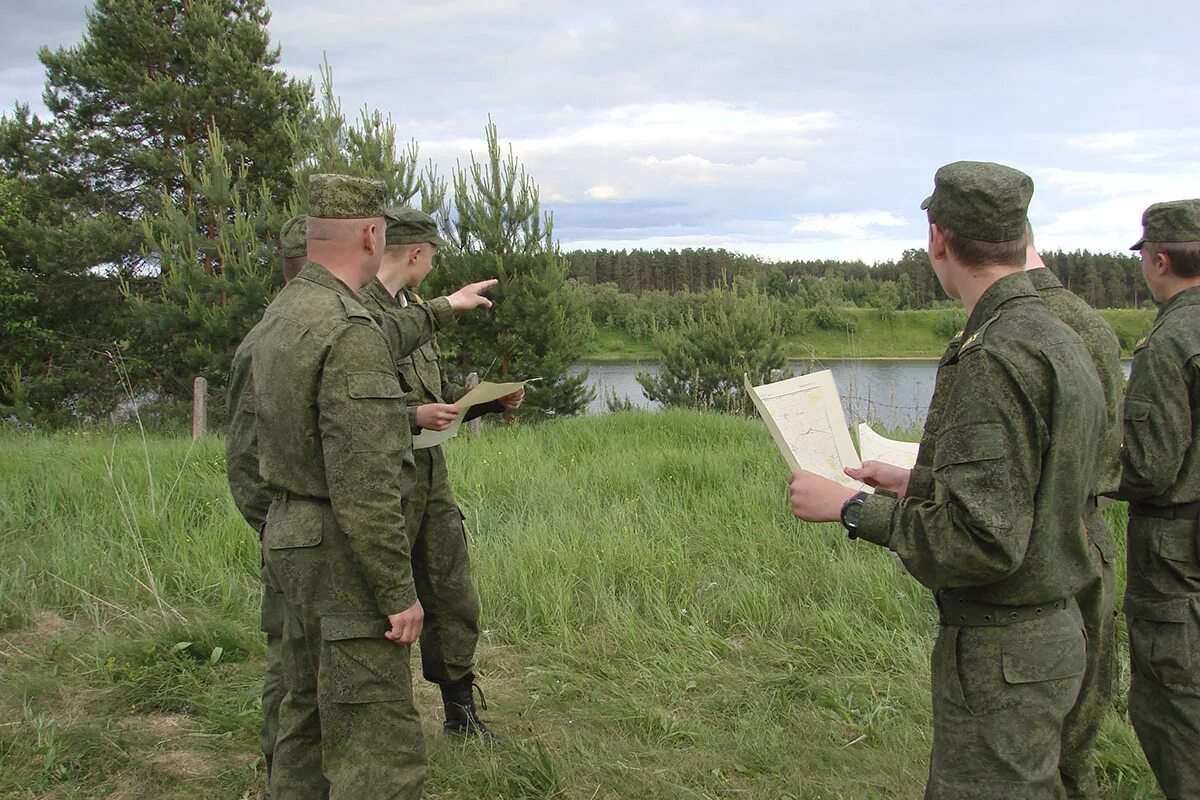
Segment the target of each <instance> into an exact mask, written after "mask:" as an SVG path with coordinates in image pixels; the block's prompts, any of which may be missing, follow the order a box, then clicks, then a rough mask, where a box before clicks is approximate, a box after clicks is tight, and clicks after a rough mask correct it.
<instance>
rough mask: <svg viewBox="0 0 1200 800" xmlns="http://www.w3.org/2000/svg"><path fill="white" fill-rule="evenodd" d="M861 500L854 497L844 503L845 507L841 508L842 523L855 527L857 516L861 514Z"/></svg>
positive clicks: (856, 525) (848, 526)
mask: <svg viewBox="0 0 1200 800" xmlns="http://www.w3.org/2000/svg"><path fill="white" fill-rule="evenodd" d="M862 507H863V502H862V500H859V499H858V498H854V499H852V500H850V501H849V502H848V503H846V507H845V508H844V509H843V510H842V524H843V525H845V526H846V527H847V528H857V527H858V518H859V517H860V516H862Z"/></svg>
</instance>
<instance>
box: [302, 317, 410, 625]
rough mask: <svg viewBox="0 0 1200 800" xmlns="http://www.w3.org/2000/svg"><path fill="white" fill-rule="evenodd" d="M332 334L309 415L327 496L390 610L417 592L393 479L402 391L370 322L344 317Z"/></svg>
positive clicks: (397, 475) (402, 425)
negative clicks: (313, 419) (321, 458)
mask: <svg viewBox="0 0 1200 800" xmlns="http://www.w3.org/2000/svg"><path fill="white" fill-rule="evenodd" d="M333 336H334V338H333V341H332V342H331V345H330V348H329V353H328V356H327V358H326V362H325V364H324V368H323V370H322V374H321V381H320V387H319V389H318V415H317V419H318V423H317V424H318V426H319V428H320V435H321V447H322V450H323V453H324V461H325V475H326V480H327V481H328V485H329V500H330V503H331V504H332V506H333V513H334V516H335V517H336V518H337V522H338V526H339V527H340V528H341V529H342V530H343V531H345V533H346V538H347V540H348V541H349V543H350V549H351V551H352V552H353V553H354V556H355V558H356V560H357V561H358V564H359V567H360V568H361V570H362V573H363V575H364V576H365V577H366V580H367V583H368V585H369V586H370V587H371V590H372V591H373V592H374V594H375V600H376V603H378V605H379V610H380V612H381V613H383V614H385V615H387V614H396V613H399V612H401V611H403V610H404V609H406V608H408V607H409V606H411V605H412V604H413V603H414V602H416V599H417V596H416V591H415V590H414V587H413V577H412V563H411V560H410V552H411V547H410V545H409V541H408V536H407V532H406V531H405V528H404V505H403V493H402V483H401V464H402V459H403V456H404V451H405V449H406V448H407V447H409V446H410V441H409V439H408V437H407V435H406V433H407V432H406V430H405V429H406V428H407V426H408V420H407V419H406V416H407V414H406V410H405V406H404V392H403V391H402V390H401V388H400V381H399V380H398V379H397V377H396V372H395V369H394V368H393V364H392V360H391V356H390V354H389V353H388V349H387V345H386V343H385V341H384V339H383V337H382V336H381V335H380V331H379V330H378V329H377V328H375V327H374V326H372V325H368V324H363V323H358V322H352V323H350V324H348V325H345V326H343V327H342V328H341V329H340V330H339V331H337V332H336V333H335V334H334V335H333Z"/></svg>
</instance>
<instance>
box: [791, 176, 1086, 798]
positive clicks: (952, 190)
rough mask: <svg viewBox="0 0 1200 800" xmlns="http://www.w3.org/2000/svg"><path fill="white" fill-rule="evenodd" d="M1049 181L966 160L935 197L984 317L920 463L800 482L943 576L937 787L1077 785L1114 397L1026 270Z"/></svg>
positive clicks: (974, 315)
mask: <svg viewBox="0 0 1200 800" xmlns="http://www.w3.org/2000/svg"><path fill="white" fill-rule="evenodd" d="M1032 193H1033V182H1032V181H1031V180H1030V178H1029V177H1028V176H1027V175H1025V174H1023V173H1021V172H1019V171H1017V170H1015V169H1011V168H1009V167H1004V166H1001V165H999V164H991V163H981V162H964V161H960V162H955V163H953V164H948V165H946V166H944V167H942V168H941V169H939V170H938V171H937V174H936V175H935V177H934V192H933V195H932V196H931V197H929V198H928V199H927V200H926V201H925V203H924V204H923V205H922V207H923V208H925V209H926V210H927V212H928V217H929V245H928V247H929V256H930V260H931V261H932V264H933V269H934V272H935V273H936V274H937V276H938V279H939V281H940V282H941V284H942V288H943V289H945V291H946V293H947V294H948V295H950V296H951V297H953V298H956V299H959V300H961V301H962V302H963V305H964V306H965V307H966V309H967V312H968V314H969V317H968V321H967V326H966V329H965V330H964V333H963V338H962V344H961V345H960V346H959V348H958V350H957V352H954V351H953V350H952V351H950V352H948V353H947V358H946V359H945V360H944V361H943V363H942V365H941V366H940V367H939V368H938V383H939V384H942V383H943V382H944V381H945V386H944V387H941V391H942V394H943V396H944V398H945V399H944V402H943V408H942V412H941V415H940V418H939V419H937V420H934V421H933V423H932V424H931V425H930V424H927V426H926V430H925V433H924V435H923V436H922V439H921V446H920V452H921V454H922V455H921V456H919V459H918V461H919V463H918V466H917V467H914V468H913V469H912V470H911V471H909V470H904V469H901V468H899V467H895V466H893V465H889V464H882V463H880V462H866V463H864V464H863V465H862V467H861V468H859V469H847V473H848V474H850V475H851V476H852V477H854V478H856V479H858V480H862V481H864V482H865V483H867V484H869V485H871V486H875V487H877V488H878V489H880V490H881V491H878V492H876V493H875V494H866V493H858V494H855V493H854V492H853V490H849V489H846V488H845V487H843V486H841V485H839V484H837V483H835V482H833V481H830V480H827V479H825V478H821V477H819V476H817V475H814V474H812V473H808V472H798V473H795V474H794V475H793V476H792V482H791V495H792V508H793V511H794V512H795V513H796V515H797V516H798V517H800V518H801V519H807V520H812V521H832V520H838V519H840V520H841V522H842V524H843V526H844V527H845V528H846V529H847V531H848V532H849V534H850V536H851V537H853V538H860V539H864V540H866V541H869V542H872V543H874V544H878V545H881V546H883V547H887V548H889V549H891V550H892V551H893V552H895V553H896V554H898V555H899V557H900V558H901V560H902V561H903V562H904V565H905V567H906V568H907V569H908V571H909V573H910V574H912V575H913V577H915V578H916V579H917V580H918V581H920V582H921V583H922V584H924V585H925V586H928V587H929V588H930V589H932V590H933V591H934V593H935V598H936V600H937V604H938V607H939V610H940V612H941V623H942V625H941V628H940V631H939V633H938V638H937V643H936V645H935V646H934V651H933V659H932V664H931V670H930V672H931V676H932V682H933V687H932V688H933V717H934V723H933V725H934V731H933V753H932V756H931V758H930V769H929V782H928V785H927V788H926V797H927V798H932V799H935V800H937V799H940V798H962V797H972V798H981V799H982V798H997V800H999V798H1016V797H1025V798H1034V797H1037V798H1042V797H1061V796H1062V795H1063V791H1064V790H1063V785H1062V780H1061V778H1060V776H1059V769H1058V762H1059V750H1060V737H1061V734H1062V725H1063V720H1064V718H1065V717H1066V716H1067V713H1068V712H1069V711H1070V709H1071V707H1072V706H1073V705H1074V703H1075V699H1076V696H1077V695H1078V693H1079V686H1080V682H1081V678H1082V673H1083V670H1084V662H1085V657H1084V632H1083V622H1082V619H1081V617H1080V614H1079V608H1078V606H1077V604H1076V602H1075V599H1074V598H1075V595H1076V594H1077V593H1078V592H1079V590H1080V589H1081V588H1082V587H1083V586H1084V585H1085V584H1086V583H1088V582H1089V581H1091V580H1094V578H1095V574H1096V566H1095V564H1094V561H1093V559H1092V557H1091V555H1090V553H1089V548H1090V545H1089V544H1088V541H1087V534H1086V533H1085V531H1084V526H1083V513H1084V507H1085V504H1086V502H1087V499H1088V497H1089V496H1091V494H1092V487H1093V485H1094V465H1095V464H1096V463H1097V461H1098V460H1099V453H1100V447H1101V438H1102V436H1103V432H1104V426H1105V410H1104V401H1103V393H1102V391H1101V388H1100V382H1099V379H1098V378H1097V376H1096V371H1095V369H1094V368H1093V367H1092V363H1091V358H1090V356H1089V355H1088V351H1087V348H1086V347H1085V346H1084V344H1083V342H1082V341H1080V338H1079V336H1078V335H1077V334H1075V333H1074V332H1073V331H1072V330H1071V329H1070V328H1068V327H1067V326H1066V325H1064V324H1063V322H1062V321H1061V320H1059V319H1058V317H1057V316H1055V315H1054V313H1053V312H1051V311H1050V309H1048V308H1047V307H1046V304H1045V303H1043V302H1042V300H1041V299H1040V298H1039V297H1038V295H1037V292H1036V290H1035V289H1034V288H1033V286H1032V284H1031V283H1030V281H1029V278H1028V277H1027V276H1026V275H1025V273H1024V271H1023V266H1024V263H1025V243H1026V213H1027V209H1028V205H1029V199H1030V197H1031V195H1032ZM935 391H937V390H935Z"/></svg>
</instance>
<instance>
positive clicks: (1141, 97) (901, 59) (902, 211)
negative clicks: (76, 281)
mask: <svg viewBox="0 0 1200 800" xmlns="http://www.w3.org/2000/svg"><path fill="white" fill-rule="evenodd" d="M86 5H87V4H86V3H83V2H79V0H37V2H27V1H23V2H20V3H17V2H14V1H13V0H0V9H3V13H4V19H5V25H4V28H3V30H2V31H0V107H3V108H6V109H7V108H11V107H12V104H13V103H14V102H16V101H18V100H21V101H26V102H30V103H31V104H32V105H33V106H34V107H35V108H42V106H41V101H40V96H41V88H42V83H43V80H44V74H43V70H42V68H41V65H40V63H39V62H38V60H37V48H38V46H39V45H43V44H46V45H50V46H52V47H53V46H70V45H72V44H74V43H76V42H78V41H79V39H80V37H81V35H82V33H83V30H84V24H85V20H84V8H85V6H86ZM270 6H271V9H272V11H273V19H272V21H271V25H270V29H271V34H272V37H273V38H274V40H275V41H276V42H277V43H278V44H280V45H281V46H282V48H283V53H282V67H283V68H284V69H286V70H287V71H288V72H290V73H292V74H294V75H297V76H301V77H311V78H314V79H315V78H316V76H317V70H318V66H319V65H320V63H321V59H322V53H327V54H328V59H329V62H330V64H331V65H332V67H333V70H334V85H335V90H336V91H337V93H338V94H339V95H340V96H341V98H342V105H343V108H344V109H346V110H347V111H348V112H352V111H354V110H355V109H357V108H359V107H361V106H362V105H363V104H368V105H370V106H372V107H377V108H380V109H382V110H383V111H385V112H390V113H391V114H392V116H393V117H394V119H395V120H396V122H397V125H398V129H399V133H400V135H401V137H403V138H410V137H411V138H415V139H417V141H418V142H419V143H420V145H421V153H422V156H429V157H432V158H433V159H434V160H435V161H437V162H439V163H441V164H443V165H444V167H445V169H444V170H443V172H446V171H447V170H448V169H449V167H451V166H453V164H454V163H455V160H456V159H461V160H464V161H465V160H466V159H467V158H468V156H469V153H470V152H471V151H472V150H474V151H475V152H476V153H478V152H479V151H480V149H481V148H482V145H483V128H484V125H485V123H486V121H487V117H488V114H491V115H492V118H493V119H494V120H495V121H496V123H497V125H498V126H499V130H500V137H501V139H502V140H503V141H507V142H511V143H512V145H513V148H514V150H515V152H516V154H517V155H518V157H519V158H520V159H521V160H522V162H523V163H524V164H525V165H526V167H527V169H528V171H529V172H530V174H531V175H532V176H533V177H534V178H535V179H536V181H537V182H538V184H539V185H540V186H541V191H542V201H543V205H544V206H545V207H547V208H548V209H550V210H552V211H553V212H554V219H555V229H556V232H557V234H558V237H559V238H560V240H561V241H562V243H563V245H564V246H565V247H567V248H568V249H574V248H579V247H607V248H610V249H612V248H630V247H668V248H669V247H675V248H680V247H700V246H708V247H726V248H729V249H731V250H736V251H740V252H744V253H754V254H758V255H762V256H767V257H772V258H861V259H864V260H867V261H875V260H881V259H888V258H894V257H897V256H899V254H900V253H901V251H902V250H903V249H904V248H906V247H921V246H923V245H924V243H925V223H924V214H923V212H921V211H920V210H919V208H918V204H919V203H920V201H921V199H922V198H924V197H925V195H926V194H928V192H929V190H930V188H931V187H932V176H933V172H934V170H936V168H937V167H938V166H939V165H941V164H943V163H946V162H949V161H955V160H958V159H977V160H991V161H1000V162H1003V163H1006V164H1010V165H1012V166H1015V167H1018V168H1020V169H1022V170H1024V171H1026V172H1028V173H1029V174H1030V175H1032V176H1033V179H1034V183H1035V186H1036V191H1035V195H1034V199H1033V205H1032V207H1031V211H1030V217H1031V220H1032V222H1033V225H1034V227H1035V230H1036V232H1037V238H1038V244H1039V245H1040V246H1041V247H1042V248H1049V249H1054V248H1065V249H1075V248H1087V249H1091V250H1094V251H1114V250H1123V249H1125V248H1127V247H1128V246H1129V245H1130V244H1132V243H1133V242H1134V241H1135V240H1136V239H1137V238H1138V235H1139V233H1140V226H1139V219H1140V214H1141V212H1142V210H1143V209H1144V208H1145V206H1146V205H1148V204H1149V203H1151V202H1154V201H1157V200H1168V199H1178V198H1183V197H1197V196H1200V77H1198V75H1200V70H1198V67H1200V48H1197V47H1196V41H1197V37H1200V3H1197V2H1195V1H1194V0H1190V1H1188V2H1183V1H1182V0H1180V1H1179V2H1175V1H1173V0H1167V1H1164V2H1150V3H1145V2H1141V3H1134V2H1115V1H1109V0H1092V1H1091V2H1067V1H1066V0H1037V1H1036V2H1026V1H1025V0H1020V1H1016V0H1010V1H1009V2H994V1H993V0H958V2H948V1H947V0H928V2H892V3H885V2H878V1H877V2H862V1H861V0H799V1H797V0H793V2H779V1H778V0H776V1H773V2H766V1H763V2H756V1H754V0H751V1H749V2H745V1H743V2H738V3H728V2H721V3H710V2H686V3H685V2H654V0H642V1H641V2H625V0H616V1H610V2H605V3H583V2H561V1H560V2H546V0H520V2H517V0H438V1H437V2H413V1H412V0H406V2H403V3H397V2H360V3H343V4H333V3H329V2H328V0H275V2H273V3H271V4H270ZM735 6H736V7H735ZM1151 9H1152V10H1151Z"/></svg>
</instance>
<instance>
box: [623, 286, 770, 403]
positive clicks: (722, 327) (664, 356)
mask: <svg viewBox="0 0 1200 800" xmlns="http://www.w3.org/2000/svg"><path fill="white" fill-rule="evenodd" d="M737 287H744V284H738V285H737V286H735V288H733V289H730V290H723V289H710V290H709V291H708V292H706V293H705V297H704V305H703V307H702V308H701V309H700V311H699V312H698V313H696V314H692V313H690V312H689V313H688V315H687V317H686V319H685V321H684V323H683V324H682V325H680V326H673V327H669V328H663V329H661V330H660V331H659V332H658V334H657V335H656V336H655V347H656V348H657V349H658V351H659V373H658V374H657V375H650V374H649V373H645V372H642V373H639V374H638V376H637V381H638V383H639V384H641V386H642V392H643V393H644V394H645V395H646V397H647V398H648V399H650V400H654V401H657V402H659V403H662V404H663V405H666V406H690V407H693V408H702V409H709V410H714V411H725V412H729V413H734V414H750V413H752V412H753V404H752V403H751V401H750V399H749V398H748V397H747V396H746V394H745V391H744V390H743V388H742V387H743V375H748V376H749V378H750V381H751V382H752V383H754V384H755V385H758V384H761V383H765V382H766V381H767V379H768V377H769V376H770V373H771V370H773V369H783V367H784V366H785V364H786V363H787V357H786V355H785V353H784V349H783V326H782V322H781V320H780V318H779V314H778V312H777V310H776V309H775V307H774V305H773V304H772V303H771V301H770V298H768V297H767V296H766V295H765V294H762V293H761V292H759V291H757V290H753V289H751V290H748V291H747V290H745V289H744V288H737Z"/></svg>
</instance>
